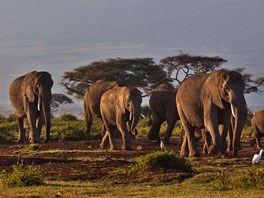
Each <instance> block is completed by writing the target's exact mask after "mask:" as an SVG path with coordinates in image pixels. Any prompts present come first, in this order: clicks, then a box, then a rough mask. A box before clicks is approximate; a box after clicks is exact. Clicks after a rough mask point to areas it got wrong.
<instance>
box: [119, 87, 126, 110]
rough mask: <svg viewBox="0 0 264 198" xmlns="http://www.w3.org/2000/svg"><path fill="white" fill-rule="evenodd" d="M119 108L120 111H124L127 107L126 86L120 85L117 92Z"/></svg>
mask: <svg viewBox="0 0 264 198" xmlns="http://www.w3.org/2000/svg"><path fill="white" fill-rule="evenodd" d="M118 98H119V101H118V104H119V108H120V110H121V112H122V113H125V112H126V108H127V102H128V90H127V88H126V87H122V88H121V90H120V93H119V96H118Z"/></svg>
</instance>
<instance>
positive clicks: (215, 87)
mask: <svg viewBox="0 0 264 198" xmlns="http://www.w3.org/2000/svg"><path fill="white" fill-rule="evenodd" d="M227 80H228V75H226V72H224V71H222V70H220V71H215V72H213V73H211V74H210V75H209V77H208V78H207V80H206V82H205V85H204V87H203V91H204V95H205V96H206V97H208V98H209V99H210V100H211V101H212V103H213V104H215V105H216V106H218V107H219V108H221V109H224V105H223V102H222V97H221V96H222V94H221V93H223V91H224V87H225V84H226V82H227Z"/></svg>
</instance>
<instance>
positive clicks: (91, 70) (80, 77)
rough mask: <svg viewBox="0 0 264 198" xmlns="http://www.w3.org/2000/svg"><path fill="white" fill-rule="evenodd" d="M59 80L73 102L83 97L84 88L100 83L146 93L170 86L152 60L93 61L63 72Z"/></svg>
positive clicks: (168, 79) (169, 80) (166, 78)
mask: <svg viewBox="0 0 264 198" xmlns="http://www.w3.org/2000/svg"><path fill="white" fill-rule="evenodd" d="M62 78H63V80H62V82H61V84H62V85H63V86H64V87H66V89H67V91H68V94H71V95H72V94H75V96H76V97H77V98H78V97H79V98H80V97H82V96H83V95H84V93H85V90H86V88H87V86H89V85H90V84H91V83H93V82H95V81H97V80H100V79H102V80H106V81H117V82H118V83H119V84H120V85H126V86H134V87H137V88H139V89H142V90H143V91H144V92H146V93H147V92H149V91H150V90H152V89H153V88H154V87H156V86H158V85H159V84H161V83H169V82H171V79H170V78H168V77H167V75H166V73H165V72H164V71H163V70H162V68H161V67H160V66H159V65H157V64H156V63H155V62H154V61H153V59H152V58H131V59H123V58H116V59H107V60H101V61H95V62H92V63H90V64H88V65H85V66H80V67H78V68H75V69H74V70H73V71H70V72H65V73H64V75H63V77H62Z"/></svg>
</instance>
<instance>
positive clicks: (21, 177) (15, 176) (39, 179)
mask: <svg viewBox="0 0 264 198" xmlns="http://www.w3.org/2000/svg"><path fill="white" fill-rule="evenodd" d="M12 168H13V171H12V173H11V174H8V173H6V172H4V173H3V179H2V184H3V186H5V187H22V186H40V185H43V184H44V172H43V170H42V169H40V168H37V167H32V166H26V165H24V164H23V161H22V162H21V163H17V164H16V165H13V166H12Z"/></svg>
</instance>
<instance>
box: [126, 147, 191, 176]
mask: <svg viewBox="0 0 264 198" xmlns="http://www.w3.org/2000/svg"><path fill="white" fill-rule="evenodd" d="M140 171H143V172H145V171H161V172H189V173H191V172H192V167H191V165H190V164H189V163H188V161H187V160H186V159H185V158H182V157H178V156H177V155H176V154H175V153H173V152H168V151H165V152H161V151H157V152H155V153H151V154H147V155H144V156H142V157H141V158H140V159H139V160H138V161H137V162H136V163H135V164H134V165H132V167H131V172H140Z"/></svg>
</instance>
